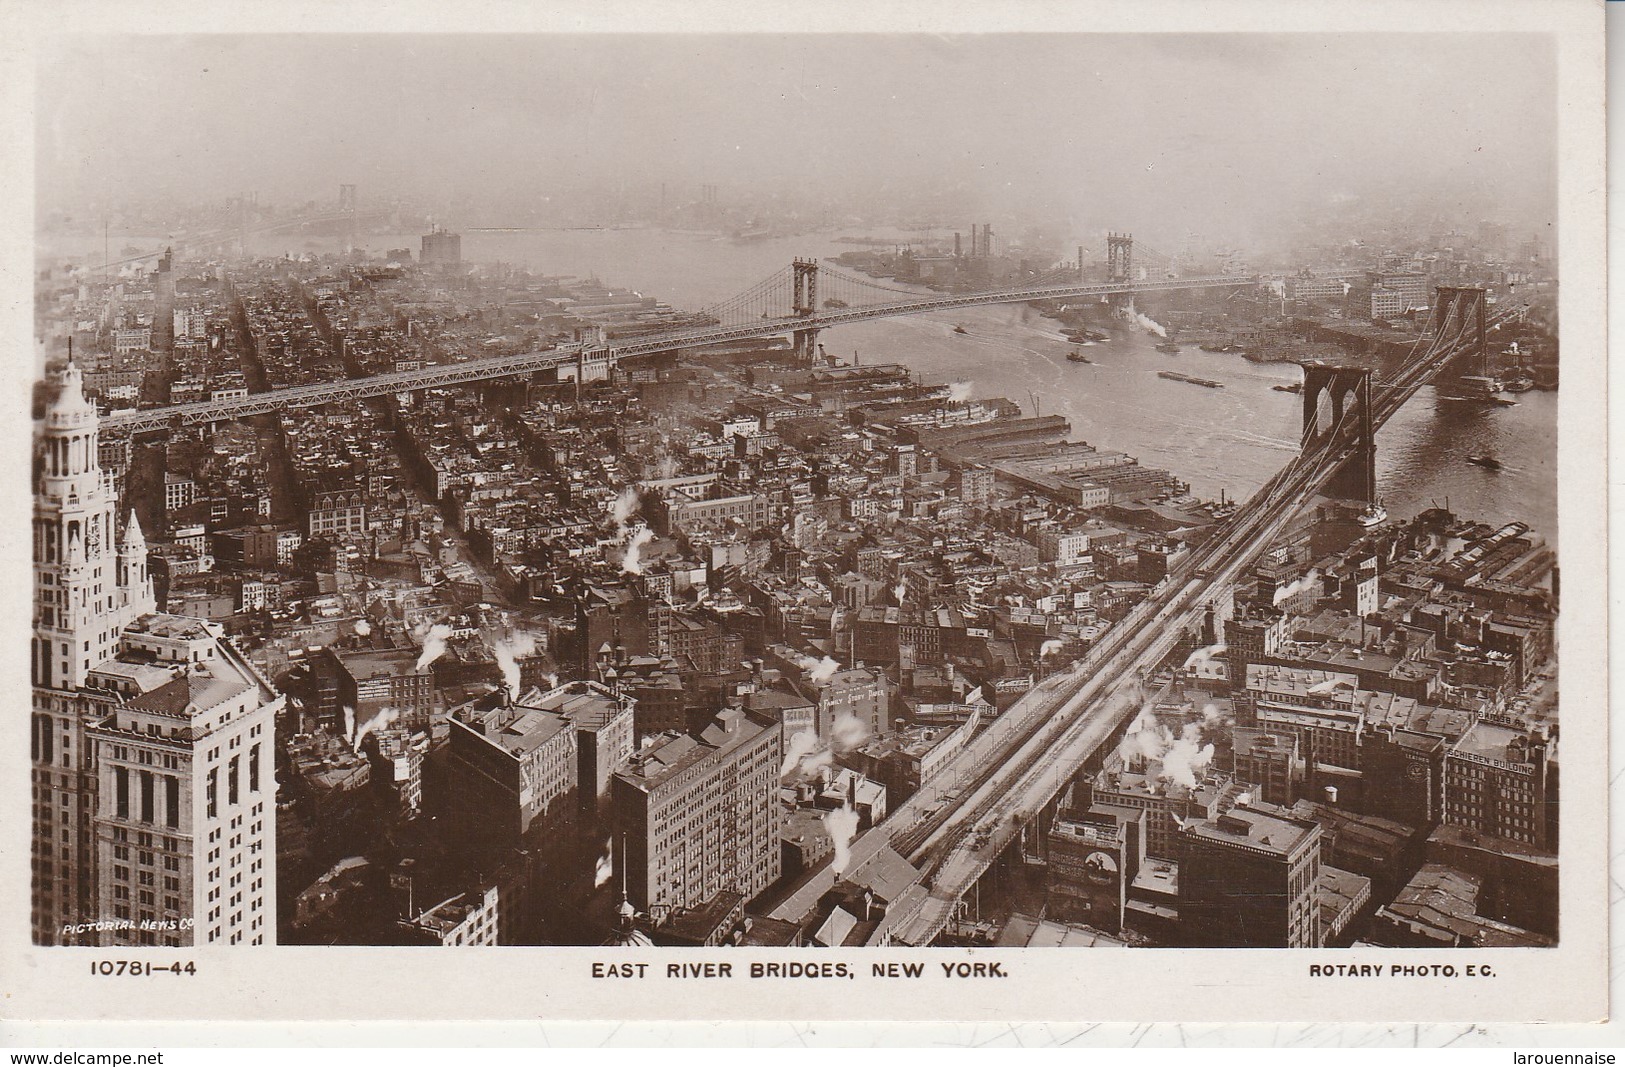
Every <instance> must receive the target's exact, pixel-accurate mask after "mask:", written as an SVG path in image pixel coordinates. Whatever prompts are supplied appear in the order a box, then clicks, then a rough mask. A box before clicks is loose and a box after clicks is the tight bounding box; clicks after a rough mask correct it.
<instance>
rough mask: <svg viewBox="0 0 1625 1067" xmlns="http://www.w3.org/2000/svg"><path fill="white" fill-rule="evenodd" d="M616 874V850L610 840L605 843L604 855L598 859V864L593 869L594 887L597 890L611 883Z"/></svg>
mask: <svg viewBox="0 0 1625 1067" xmlns="http://www.w3.org/2000/svg"><path fill="white" fill-rule="evenodd" d="M614 874H615V855H614V850H613V848H612V846H611V844H610V842H609V841H608V840H606V841H605V842H604V854H603V855H602V856H599V857H598V863H597V864H596V865H595V866H594V867H593V872H592V887H593V888H594V889H597V888H598V887H599V886H601V885H603V884H604V883H605V882H607V881H609V880H610V878H611V877H613V876H614Z"/></svg>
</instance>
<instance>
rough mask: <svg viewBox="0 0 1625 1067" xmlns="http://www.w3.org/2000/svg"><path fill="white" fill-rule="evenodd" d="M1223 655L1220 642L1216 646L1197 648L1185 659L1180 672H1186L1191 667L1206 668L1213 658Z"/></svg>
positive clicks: (1222, 646)
mask: <svg viewBox="0 0 1625 1067" xmlns="http://www.w3.org/2000/svg"><path fill="white" fill-rule="evenodd" d="M1223 654H1224V644H1223V643H1222V642H1221V643H1220V644H1217V645H1208V646H1207V647H1206V648H1199V649H1197V650H1196V651H1194V652H1192V653H1191V654H1190V655H1189V656H1186V657H1185V665H1184V666H1183V667H1181V668H1180V670H1184V671H1188V670H1190V669H1191V668H1192V667H1196V668H1198V669H1200V668H1202V667H1206V666H1207V665H1208V664H1209V663H1211V662H1212V661H1213V658H1214V657H1215V656H1221V655H1223Z"/></svg>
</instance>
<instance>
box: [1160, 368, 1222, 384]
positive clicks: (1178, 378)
mask: <svg viewBox="0 0 1625 1067" xmlns="http://www.w3.org/2000/svg"><path fill="white" fill-rule="evenodd" d="M1157 377H1159V378H1167V379H1168V380H1169V381H1171V382H1185V383H1187V384H1189V385H1200V386H1201V387H1202V388H1204V389H1223V388H1224V383H1223V382H1216V381H1214V380H1213V379H1211V378H1192V377H1191V376H1190V375H1189V374H1180V373H1179V372H1178V371H1171V370H1159V371H1158V372H1157Z"/></svg>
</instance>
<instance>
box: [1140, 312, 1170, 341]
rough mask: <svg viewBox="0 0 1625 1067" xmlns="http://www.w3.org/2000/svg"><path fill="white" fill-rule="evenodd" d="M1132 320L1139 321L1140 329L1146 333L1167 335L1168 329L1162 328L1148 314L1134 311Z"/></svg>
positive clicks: (1160, 335)
mask: <svg viewBox="0 0 1625 1067" xmlns="http://www.w3.org/2000/svg"><path fill="white" fill-rule="evenodd" d="M1134 321H1135V322H1137V323H1139V324H1140V329H1142V330H1144V331H1145V332H1146V333H1154V334H1156V335H1157V336H1158V337H1167V336H1168V331H1167V330H1165V329H1163V328H1162V324H1161V323H1160V322H1158V321H1156V320H1155V319H1153V318H1152V317H1151V316H1150V315H1146V314H1143V313H1142V312H1138V311H1136V312H1135V313H1134Z"/></svg>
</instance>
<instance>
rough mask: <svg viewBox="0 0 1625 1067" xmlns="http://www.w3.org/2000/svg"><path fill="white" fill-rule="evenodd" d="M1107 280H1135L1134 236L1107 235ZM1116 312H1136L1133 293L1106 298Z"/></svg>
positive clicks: (1129, 234)
mask: <svg viewBox="0 0 1625 1067" xmlns="http://www.w3.org/2000/svg"><path fill="white" fill-rule="evenodd" d="M1106 280H1107V281H1108V282H1132V281H1133V280H1134V235H1133V234H1131V233H1108V234H1107V235H1106ZM1106 299H1107V301H1108V302H1109V303H1110V304H1111V308H1112V310H1113V311H1114V312H1128V313H1130V314H1132V313H1133V311H1134V294H1133V293H1112V294H1110V295H1109V296H1107V297H1106Z"/></svg>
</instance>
